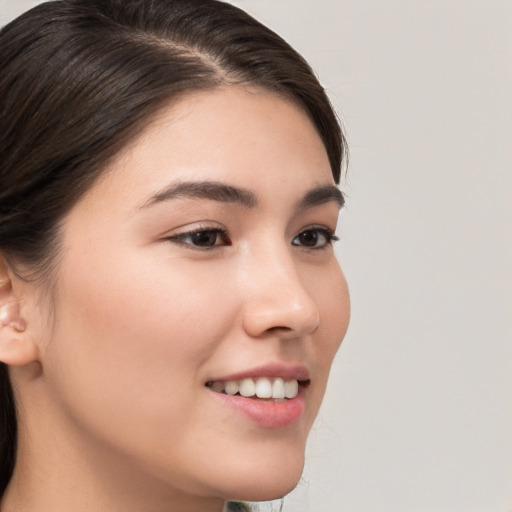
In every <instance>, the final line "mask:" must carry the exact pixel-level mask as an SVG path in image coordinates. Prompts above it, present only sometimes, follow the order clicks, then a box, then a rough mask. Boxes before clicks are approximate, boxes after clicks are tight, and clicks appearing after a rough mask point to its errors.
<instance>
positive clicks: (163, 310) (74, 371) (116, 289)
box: [46, 258, 231, 434]
mask: <svg viewBox="0 0 512 512" xmlns="http://www.w3.org/2000/svg"><path fill="white" fill-rule="evenodd" d="M141 263H143V262H141V261H137V262H135V261H130V260H129V258H120V259H119V263H117V264H116V265H115V266H110V265H101V266H100V265H97V266H96V268H93V266H92V265H91V264H89V265H87V264H86V263H85V262H84V261H78V262H77V264H76V265H74V266H73V267H71V266H70V267H69V269H68V271H67V272H65V273H64V275H63V278H62V281H61V283H62V284H61V287H60V290H59V296H58V298H57V306H56V308H57V310H56V316H57V318H58V324H57V327H56V330H55V332H54V336H53V339H52V341H51V343H50V344H49V346H48V353H47V354H46V356H47V362H49V365H50V366H49V369H50V376H51V377H52V378H54V379H55V382H54V390H55V393H56V394H57V395H58V397H59V399H61V400H63V401H65V402H66V406H67V407H74V408H75V409H74V410H73V414H76V415H81V416H80V421H81V422H85V421H86V422H89V421H91V422H93V421H98V422H100V421H101V418H104V417H105V415H108V416H109V418H111V421H110V424H111V425H113V424H114V423H115V422H116V421H117V422H118V424H119V425H120V426H123V424H124V423H126V422H130V423H131V424H132V425H133V428H134V429H135V428H136V427H137V428H139V430H140V431H144V430H145V431H147V428H148V423H154V422H160V421H161V422H167V424H169V419H170V418H169V415H170V413H171V412H173V414H174V415H176V412H178V414H179V415H181V421H182V422H183V423H185V424H186V422H187V421H188V416H191V415H192V411H191V409H190V408H188V407H186V402H187V401H190V400H193V399H194V393H201V392H202V391H203V390H202V388H201V386H200V385H197V386H196V384H197V383H198V381H199V377H198V376H199V374H200V372H201V369H202V367H203V364H204V363H205V362H206V361H207V360H208V358H209V357H210V354H211V353H212V352H213V351H214V350H215V348H216V346H217V343H218V342H219V340H220V339H222V337H223V335H224V333H225V331H226V330H227V329H229V327H230V325H231V323H230V322H229V317H230V316H231V315H230V313H229V306H228V303H227V301H226V300H225V299H226V297H223V298H222V300H220V301H219V293H220V291H219V290H218V289H217V286H216V283H215V281H214V280H212V281H208V280H207V279H206V278H202V276H201V275H197V272H196V275H194V276H191V275H190V273H189V272H186V271H184V270H183V268H180V271H177V270H174V271H173V268H175V267H176V266H174V267H173V266H172V264H171V265H169V266H166V267H165V268H163V267H162V266H160V267H158V266H157V265H152V266H151V265H143V264H141ZM98 267H100V268H98ZM75 269H81V270H80V272H78V271H75ZM110 269H115V270H113V271H111V270H110ZM198 283H200V287H198V286H197V284H198ZM219 304H224V306H225V307H224V308H223V312H224V314H223V315H221V314H220V312H219V311H218V309H219ZM183 389H186V390H187V393H186V394H185V393H182V392H181V393H180V392H177V390H180V391H182V390H183ZM70 404H71V405H70ZM134 409H136V410H137V412H138V414H137V419H136V420H135V423H134V419H133V417H132V416H133V411H134ZM84 415H87V418H85V416H84ZM95 418H96V419H95ZM190 421H192V419H191V418H190ZM137 422H139V423H140V424H139V425H137ZM98 425H100V423H98ZM98 425H96V426H98ZM132 434H133V432H132Z"/></svg>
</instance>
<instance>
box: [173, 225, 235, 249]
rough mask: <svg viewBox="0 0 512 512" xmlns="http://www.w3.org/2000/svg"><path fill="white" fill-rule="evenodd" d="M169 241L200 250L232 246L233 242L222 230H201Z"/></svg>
mask: <svg viewBox="0 0 512 512" xmlns="http://www.w3.org/2000/svg"><path fill="white" fill-rule="evenodd" d="M169 240H171V241H173V242H178V243H181V244H184V245H189V246H192V248H198V249H211V248H214V247H217V246H223V245H231V240H230V239H229V237H228V235H227V233H226V232H225V231H224V230H222V229H201V230H197V231H191V232H188V233H180V234H179V235H174V236H172V237H169Z"/></svg>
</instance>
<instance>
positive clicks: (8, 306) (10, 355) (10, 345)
mask: <svg viewBox="0 0 512 512" xmlns="http://www.w3.org/2000/svg"><path fill="white" fill-rule="evenodd" d="M21 283H22V282H21V280H20V278H19V277H17V276H16V275H15V274H14V272H13V271H12V270H11V268H10V267H9V265H8V264H7V262H6V261H5V259H4V258H2V256H1V255H0V361H1V362H2V363H5V364H7V365H11V366H22V365H26V364H29V363H31V362H33V361H35V360H36V359H37V353H38V350H37V345H36V344H35V343H34V340H33V339H32V337H31V335H30V331H29V329H28V326H27V323H26V321H25V319H24V318H23V316H22V313H21V305H22V302H21V301H22V299H23V297H22V296H21V290H22V288H23V286H22V285H21Z"/></svg>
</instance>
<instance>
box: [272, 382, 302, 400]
mask: <svg viewBox="0 0 512 512" xmlns="http://www.w3.org/2000/svg"><path fill="white" fill-rule="evenodd" d="M295 382H297V381H295ZM272 397H273V398H286V390H285V387H284V380H283V379H276V380H275V381H274V384H273V386H272Z"/></svg>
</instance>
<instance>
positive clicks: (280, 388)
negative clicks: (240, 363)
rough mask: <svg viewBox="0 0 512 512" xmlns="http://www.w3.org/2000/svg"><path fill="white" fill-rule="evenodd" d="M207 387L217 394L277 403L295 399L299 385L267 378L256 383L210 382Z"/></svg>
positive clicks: (250, 381) (293, 381) (247, 380)
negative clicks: (273, 400)
mask: <svg viewBox="0 0 512 512" xmlns="http://www.w3.org/2000/svg"><path fill="white" fill-rule="evenodd" d="M208 386H209V387H210V388H211V389H213V391H216V392H217V393H226V394H227V395H236V394H240V395H242V396H243V397H245V398H250V397H253V396H257V397H258V398H273V399H275V400H276V401H279V402H282V401H284V400H285V399H290V398H295V397H296V396H297V395H298V393H299V383H298V382H297V381H296V380H287V381H285V380H284V379H282V378H280V377H278V378H277V379H274V382H272V379H270V378H268V377H260V378H259V379H257V380H256V381H255V380H254V379H242V380H240V381H236V380H229V381H227V382H211V383H208Z"/></svg>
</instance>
